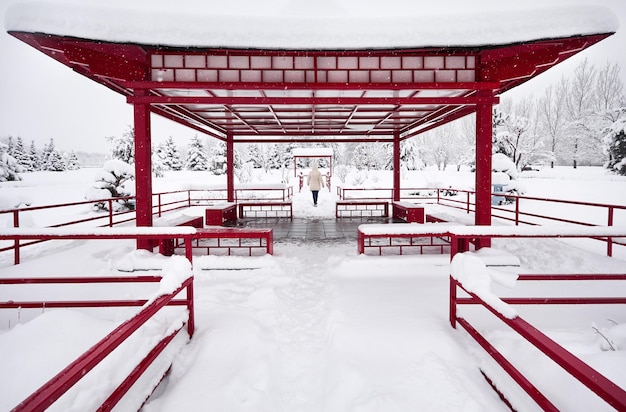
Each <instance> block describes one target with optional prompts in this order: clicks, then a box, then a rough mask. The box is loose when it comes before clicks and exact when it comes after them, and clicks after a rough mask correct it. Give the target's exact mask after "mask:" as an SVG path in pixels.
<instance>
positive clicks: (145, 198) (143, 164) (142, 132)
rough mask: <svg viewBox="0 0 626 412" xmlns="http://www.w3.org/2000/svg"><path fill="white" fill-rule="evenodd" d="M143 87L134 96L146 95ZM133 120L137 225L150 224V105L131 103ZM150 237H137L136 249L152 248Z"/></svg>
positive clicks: (146, 92)
mask: <svg viewBox="0 0 626 412" xmlns="http://www.w3.org/2000/svg"><path fill="white" fill-rule="evenodd" d="M148 94H149V93H148V91H147V90H145V89H137V90H135V93H134V95H135V96H136V97H146V96H148ZM133 112H134V120H135V133H134V134H135V199H136V205H135V211H136V216H137V226H138V227H140V226H148V227H149V226H152V156H151V155H152V144H151V136H150V105H149V104H144V103H135V104H134V105H133ZM153 246H154V244H153V242H152V241H150V239H144V238H142V239H137V248H138V249H148V250H152V247H153Z"/></svg>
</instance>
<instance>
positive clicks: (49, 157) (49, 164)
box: [41, 138, 67, 172]
mask: <svg viewBox="0 0 626 412" xmlns="http://www.w3.org/2000/svg"><path fill="white" fill-rule="evenodd" d="M41 159H42V160H41V170H44V171H51V172H62V171H64V170H67V165H66V164H65V160H64V159H63V156H62V155H61V153H59V151H58V150H57V149H56V147H55V145H54V139H52V138H51V139H50V143H48V144H47V145H46V146H45V147H44V149H43V152H42V154H41Z"/></svg>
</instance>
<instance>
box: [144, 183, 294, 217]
mask: <svg viewBox="0 0 626 412" xmlns="http://www.w3.org/2000/svg"><path fill="white" fill-rule="evenodd" d="M227 194H228V192H227V189H226V186H224V185H204V186H202V185H197V186H194V187H193V188H188V189H185V190H174V191H169V192H160V193H154V194H153V195H152V201H153V206H152V209H153V212H152V213H153V215H155V216H161V215H162V214H163V213H165V212H170V211H173V210H178V209H183V208H186V207H191V206H198V205H204V204H208V203H213V202H223V201H225V200H226V199H227V197H228V196H227ZM292 197H293V186H288V185H285V184H275V185H271V184H266V185H263V186H260V185H256V184H238V185H237V186H235V202H244V201H252V200H260V199H262V200H281V201H286V200H289V199H291V198H292Z"/></svg>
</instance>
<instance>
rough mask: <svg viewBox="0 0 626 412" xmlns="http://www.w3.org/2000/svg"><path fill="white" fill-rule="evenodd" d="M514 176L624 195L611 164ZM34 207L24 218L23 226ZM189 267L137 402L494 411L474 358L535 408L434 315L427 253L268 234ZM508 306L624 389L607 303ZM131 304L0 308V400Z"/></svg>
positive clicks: (623, 290) (619, 312)
mask: <svg viewBox="0 0 626 412" xmlns="http://www.w3.org/2000/svg"><path fill="white" fill-rule="evenodd" d="M93 172H94V171H92V170H82V171H79V172H73V173H68V174H64V175H57V174H34V175H25V179H24V181H22V182H18V183H16V184H7V185H5V186H3V187H2V192H1V193H0V195H3V196H5V197H11V198H15V197H23V198H28V201H29V202H32V203H33V204H41V203H54V202H58V201H61V199H63V200H64V201H70V200H82V197H83V195H84V192H85V190H86V187H87V186H88V185H89V183H90V182H91V180H92V178H91V176H92V173H93ZM525 176H528V177H527V178H525V179H524V183H525V185H526V188H527V194H528V195H529V196H554V197H559V198H564V199H584V200H590V199H589V198H588V196H589V197H591V196H592V197H593V199H592V200H593V201H596V202H608V203H615V204H626V179H624V178H618V177H614V176H607V175H605V174H604V173H603V171H602V170H601V169H597V168H580V169H578V170H572V169H565V168H563V169H556V170H554V171H552V170H544V171H542V172H537V173H534V174H532V175H525ZM369 178H370V180H369V181H368V182H366V183H365V184H366V185H367V184H370V185H374V184H378V185H381V186H385V182H386V179H388V176H384V175H379V176H376V177H374V176H373V175H370V176H369ZM210 179H211V177H209V176H208V175H204V174H189V173H181V174H178V175H168V178H167V179H163V180H160V179H157V180H156V182H155V183H156V186H157V188H155V190H166V189H172V188H176V187H177V186H179V185H183V184H188V182H189V181H192V180H193V181H195V182H198V181H202V182H208V181H210ZM410 179H412V180H411V184H414V185H415V186H422V185H426V184H428V183H437V182H441V183H444V184H446V185H452V186H463V187H471V186H472V185H473V176H472V175H471V174H469V173H456V172H445V173H439V172H437V171H432V170H431V171H427V172H423V173H420V174H416V175H414V176H412V177H411V178H410ZM372 180H374V181H376V182H375V183H374V182H373V181H372ZM40 182H43V185H41V184H40ZM293 183H294V184H296V183H295V182H293ZM346 184H349V182H346ZM403 184H404V183H403ZM333 190H334V189H333ZM295 191H296V195H295V198H294V214H296V216H300V217H317V218H321V217H328V218H333V216H334V193H333V192H330V193H329V192H328V191H323V192H322V193H321V194H320V205H319V207H317V208H313V207H312V205H310V203H311V202H310V194H309V193H308V192H307V191H306V190H303V193H301V194H299V193H297V187H296V190H295ZM61 193H63V195H62V196H61ZM44 199H46V201H43V200H44ZM47 199H52V200H50V201H47ZM38 219H39V218H37V217H34V218H33V219H32V222H31V223H32V224H33V225H37V224H38V223H39V221H38ZM41 219H44V218H43V217H42V218H41ZM7 224H8V222H6V221H5V224H4V225H5V226H6V225H7ZM494 247H495V248H498V249H503V250H506V251H507V252H510V253H513V254H515V255H516V256H518V257H519V258H520V260H521V262H522V267H523V268H524V269H526V270H537V271H540V270H541V271H552V272H556V271H561V272H567V271H594V272H603V273H607V272H619V271H622V272H623V271H624V267H625V265H624V260H626V258H625V259H623V260H617V259H608V258H605V257H603V256H600V255H597V254H594V253H591V252H588V251H585V250H581V249H575V248H572V247H571V246H569V245H566V244H565V243H563V242H558V241H554V240H546V241H516V242H511V241H508V242H496V243H494ZM622 256H623V255H622ZM23 258H24V263H23V264H22V265H20V266H18V267H13V266H11V265H10V261H11V257H10V256H0V267H2V276H51V275H59V274H64V275H68V274H69V275H79V274H85V273H89V274H92V273H93V274H99V275H103V274H111V273H117V268H118V267H123V266H127V265H128V261H129V259H132V261H133V262H135V265H136V266H141V264H142V263H146V262H147V261H153V260H152V259H150V258H145V257H143V256H141V255H138V254H136V253H134V252H133V243H132V242H126V241H124V242H111V241H98V242H89V243H85V242H57V243H54V244H52V243H48V244H44V245H41V246H34V247H33V248H32V249H31V250H29V251H26V249H25V250H24V254H23ZM197 266H200V265H197ZM201 266H202V267H205V268H213V269H212V270H199V269H196V272H195V276H196V278H195V287H196V311H197V312H196V322H197V331H196V335H195V336H194V338H193V340H192V341H191V342H190V343H189V344H188V345H185V346H182V349H181V351H180V353H178V354H171V355H170V356H172V357H175V362H174V366H173V368H172V372H171V375H170V376H169V378H168V379H167V381H166V385H165V388H164V390H163V391H162V392H160V393H159V396H158V397H155V398H154V399H152V400H151V402H150V403H149V404H147V405H146V406H145V407H144V410H146V411H151V412H157V411H171V410H190V411H191V410H198V411H200V410H206V409H207V408H209V407H210V408H211V409H212V410H219V411H321V410H325V411H358V412H369V411H415V410H432V411H443V410H446V411H447V410H463V411H486V410H487V411H498V410H507V408H506V406H505V405H504V404H502V403H501V402H500V400H499V399H498V397H497V395H496V394H495V393H494V392H493V391H492V390H491V389H490V387H489V386H488V385H487V383H486V382H485V380H484V379H483V378H482V376H481V374H480V371H479V369H478V368H479V367H481V368H482V369H483V370H485V371H487V372H488V373H490V375H491V377H492V378H493V379H494V380H495V381H496V383H497V384H498V385H499V386H500V387H501V389H502V391H503V392H505V393H506V394H507V397H508V398H509V399H510V400H511V401H512V402H513V403H514V405H515V407H516V408H517V409H518V410H520V411H525V410H536V408H535V407H534V406H532V403H531V402H530V401H529V400H528V399H527V397H526V396H525V395H523V394H521V391H520V390H519V389H517V388H516V387H515V385H514V384H512V383H511V382H510V381H509V380H508V378H505V377H502V376H501V374H500V373H498V371H497V369H496V368H494V367H493V365H492V363H491V362H490V361H489V360H488V359H487V358H486V355H484V353H483V352H482V351H481V350H480V349H479V348H477V347H476V345H474V344H472V343H471V342H470V340H469V339H468V338H467V336H466V335H465V334H464V333H463V332H462V331H460V330H454V329H452V328H451V327H450V326H449V323H448V320H447V318H448V299H447V293H448V274H449V272H450V268H449V265H447V264H445V262H443V261H442V260H433V261H428V262H427V261H426V260H424V259H422V258H420V257H416V256H386V257H377V256H359V255H357V254H356V245H355V244H352V243H344V242H320V243H316V244H287V243H278V244H276V245H275V255H274V256H264V257H258V258H245V259H244V258H236V257H233V258H229V257H217V258H206V259H205V260H204V261H202V265H201ZM242 267H247V268H245V269H243V268H242ZM235 269H237V270H235ZM141 273H142V274H144V273H150V272H141ZM622 283H624V282H622ZM156 288H157V286H152V287H147V286H142V287H137V288H126V287H125V288H124V289H123V290H120V289H114V290H111V288H106V287H102V286H99V287H98V288H87V289H80V290H79V289H78V288H66V289H64V290H63V291H61V292H58V294H61V295H62V296H64V297H70V298H71V297H72V296H76V295H78V294H80V295H81V296H85V295H89V296H104V295H106V294H111V293H114V295H115V297H119V298H124V297H131V296H136V295H138V294H142V293H143V294H144V295H145V294H148V295H149V294H150V293H154V292H155V291H156ZM32 290H33V288H32V287H31V288H28V291H25V289H23V288H21V289H20V288H17V287H15V288H13V287H12V288H2V289H1V290H0V300H6V299H25V298H27V297H28V296H30V295H29V293H31V292H30V291H32ZM494 291H495V292H497V293H500V294H502V295H515V294H521V295H524V294H535V295H536V294H537V293H543V294H545V295H546V296H554V295H557V294H563V295H565V294H568V293H572V294H574V295H575V294H577V293H579V294H583V293H584V294H606V293H612V294H614V295H621V296H625V294H626V287H625V286H624V285H619V284H618V283H617V282H612V283H610V284H603V285H602V286H599V287H596V286H593V285H589V284H585V285H579V286H576V285H575V286H569V285H568V286H567V287H564V286H563V284H559V285H548V286H545V285H544V286H542V287H541V288H540V289H539V288H538V287H537V286H536V285H534V286H525V285H517V286H516V288H515V289H507V288H504V287H494ZM36 292H37V293H45V294H47V295H49V296H50V295H52V294H53V293H56V292H53V291H52V290H49V289H46V290H43V289H38V290H37V291H36ZM55 296H56V295H55ZM518 310H519V312H520V314H521V315H522V316H523V317H525V318H527V320H529V321H530V322H531V323H533V324H535V325H536V326H538V327H539V328H540V329H542V330H543V331H545V332H546V333H548V334H549V335H550V336H551V337H553V338H554V339H556V340H557V341H559V342H560V343H562V344H563V345H565V346H566V347H567V348H568V349H569V350H571V351H572V352H573V353H575V354H577V355H578V356H580V357H582V358H583V359H584V360H586V361H587V362H589V363H590V364H591V365H592V366H594V367H596V368H598V369H599V370H601V371H603V372H604V373H605V374H606V375H607V376H610V377H611V378H612V379H613V380H614V381H615V382H617V383H618V384H619V385H620V386H621V387H623V388H626V368H624V367H623V365H624V364H626V352H625V348H626V330H625V328H624V325H625V324H626V313H625V312H624V311H623V309H622V308H621V307H618V308H615V307H614V308H603V307H598V308H596V307H584V308H556V309H553V308H545V307H542V308H519V309H518ZM131 312H133V310H121V309H119V310H109V311H95V310H90V311H87V310H86V311H78V310H59V311H54V310H46V311H45V313H44V314H43V315H40V316H36V315H39V314H40V311H35V313H33V312H32V311H30V312H29V311H26V310H23V311H12V310H3V311H2V312H0V357H1V358H0V363H2V365H6V366H8V367H3V368H2V371H0V411H4V410H9V409H10V408H11V407H12V406H14V405H15V404H16V403H17V402H19V401H20V400H21V399H23V398H24V397H26V396H27V395H28V394H29V393H31V392H32V391H33V390H35V389H36V388H37V387H38V386H39V385H40V384H41V383H42V382H45V380H47V379H48V378H49V377H51V376H52V375H53V374H54V373H55V371H57V370H58V369H59V368H60V367H62V366H64V365H66V364H67V363H68V362H69V361H71V360H72V359H73V358H74V357H76V356H77V355H78V354H79V353H81V352H82V351H83V350H84V349H85V348H86V347H88V346H89V345H91V344H93V343H94V342H95V341H97V340H98V339H100V338H102V337H103V336H104V335H105V334H106V333H107V331H109V330H111V329H112V328H113V327H115V326H116V325H117V324H118V323H119V322H120V321H121V320H123V319H124V318H125V317H126V316H128V315H129V313H131ZM463 314H464V315H465V316H467V317H468V319H471V320H473V321H476V322H477V323H478V325H479V327H480V328H481V330H482V331H483V332H484V333H485V334H488V335H489V336H490V337H491V339H493V341H494V342H495V343H496V345H497V346H498V348H499V349H501V350H502V351H503V352H505V353H506V354H507V355H509V356H510V357H511V359H514V361H515V363H516V364H518V365H519V367H520V368H522V369H523V370H524V372H526V373H528V374H529V376H531V377H532V379H533V381H535V382H536V383H537V384H538V385H539V386H540V387H541V389H542V390H544V391H545V392H546V393H547V394H548V395H549V397H550V398H551V399H553V400H554V401H555V403H556V405H557V406H558V407H559V408H560V409H561V410H574V411H588V410H603V406H602V404H601V403H598V402H597V401H596V400H595V397H594V396H593V395H590V394H587V393H585V392H584V391H582V390H580V388H579V386H577V384H576V383H575V382H572V381H571V380H570V379H569V378H567V377H566V376H564V375H563V374H562V373H561V372H558V371H557V370H556V369H554V368H552V366H551V365H550V364H549V361H546V360H544V359H543V358H542V357H541V356H540V355H539V354H537V353H536V352H535V351H534V350H532V349H530V348H527V347H526V346H525V345H524V344H523V343H522V342H521V341H520V340H519V339H518V338H517V337H515V336H514V335H513V334H512V333H509V332H508V331H507V330H506V329H505V328H504V327H503V326H501V325H499V324H498V323H496V322H494V321H492V320H491V318H489V317H487V316H485V315H484V314H483V313H479V312H477V311H476V310H474V309H472V310H470V309H466V310H464V311H463ZM33 318H34V319H33ZM18 322H19V325H17V326H16V323H18ZM614 323H617V324H618V325H617V326H616V325H614ZM594 325H595V326H596V327H597V328H598V329H599V330H600V331H602V333H603V335H604V336H605V337H609V338H612V340H613V342H614V344H615V345H616V346H617V349H618V350H616V351H611V350H607V341H606V340H605V339H604V338H603V336H602V335H599V334H598V333H596V332H595V331H594V329H593V327H594ZM63 326H67V327H65V328H64V327H63ZM159 331H160V330H159V328H158V327H155V326H152V327H150V328H149V329H148V331H147V332H145V334H146V335H147V336H148V337H150V335H151V334H154V335H157V334H158V332H159ZM181 344H182V342H181ZM137 345H138V344H135V346H134V347H133V348H131V349H126V350H125V351H122V353H121V354H119V355H118V356H119V358H118V359H117V360H114V361H113V362H112V363H113V366H108V367H105V368H102V370H99V371H95V372H96V373H98V374H99V375H98V377H94V378H92V381H91V382H90V383H88V384H87V385H85V386H83V387H80V388H78V390H76V391H75V393H73V394H70V396H68V397H66V399H64V400H63V402H62V404H61V405H60V406H59V407H58V409H57V410H76V411H83V410H90V409H93V404H94V403H97V402H98V395H97V389H99V388H101V387H105V386H106V385H107V384H109V383H110V382H111V381H114V380H115V376H116V374H118V373H119V372H120V369H123V368H122V366H123V365H124V366H125V365H126V364H130V363H132V360H131V359H133V358H134V356H136V355H135V352H140V349H141V346H140V345H139V346H137ZM177 347H180V346H177ZM138 348H139V349H138ZM131 354H132V355H131ZM94 382H98V384H97V385H95V384H94ZM137 396H139V395H137ZM100 402H101V400H100ZM604 410H611V409H610V408H607V407H604Z"/></svg>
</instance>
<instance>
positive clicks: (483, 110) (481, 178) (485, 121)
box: [474, 91, 493, 249]
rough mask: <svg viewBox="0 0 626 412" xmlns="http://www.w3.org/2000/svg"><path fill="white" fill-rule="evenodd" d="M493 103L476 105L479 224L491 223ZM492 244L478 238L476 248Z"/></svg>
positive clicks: (484, 92) (476, 220) (477, 213)
mask: <svg viewBox="0 0 626 412" xmlns="http://www.w3.org/2000/svg"><path fill="white" fill-rule="evenodd" d="M479 93H480V95H481V96H482V97H490V96H491V92H489V91H481V92H479ZM492 111H493V104H492V103H479V104H477V105H476V212H475V217H474V223H475V224H476V225H477V226H479V225H480V226H490V225H491V150H492V143H491V139H492V133H493V132H492V127H493V125H492V123H493V118H492ZM489 246H491V239H489V238H481V239H479V240H477V244H476V248H477V249H480V248H482V247H489Z"/></svg>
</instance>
